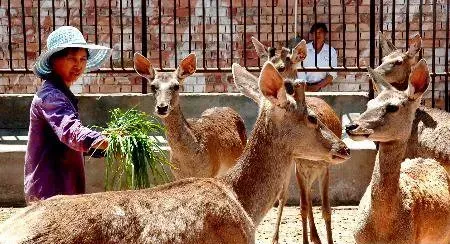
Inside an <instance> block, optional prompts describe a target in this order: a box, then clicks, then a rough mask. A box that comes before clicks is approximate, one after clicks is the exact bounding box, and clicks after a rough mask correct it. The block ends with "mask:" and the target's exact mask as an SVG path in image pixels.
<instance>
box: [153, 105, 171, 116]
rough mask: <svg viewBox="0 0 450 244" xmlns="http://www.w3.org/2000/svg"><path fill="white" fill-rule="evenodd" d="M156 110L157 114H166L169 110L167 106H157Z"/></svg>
mask: <svg viewBox="0 0 450 244" xmlns="http://www.w3.org/2000/svg"><path fill="white" fill-rule="evenodd" d="M156 109H157V110H158V114H166V113H167V110H168V109H169V105H158V106H156Z"/></svg>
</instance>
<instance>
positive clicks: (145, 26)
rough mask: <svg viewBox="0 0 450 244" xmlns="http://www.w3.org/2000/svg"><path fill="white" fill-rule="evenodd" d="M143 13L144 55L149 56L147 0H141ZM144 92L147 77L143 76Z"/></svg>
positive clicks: (144, 92)
mask: <svg viewBox="0 0 450 244" xmlns="http://www.w3.org/2000/svg"><path fill="white" fill-rule="evenodd" d="M131 1H133V0H131ZM141 13H142V55H144V57H147V0H142V1H141ZM142 94H147V79H145V78H143V77H142Z"/></svg>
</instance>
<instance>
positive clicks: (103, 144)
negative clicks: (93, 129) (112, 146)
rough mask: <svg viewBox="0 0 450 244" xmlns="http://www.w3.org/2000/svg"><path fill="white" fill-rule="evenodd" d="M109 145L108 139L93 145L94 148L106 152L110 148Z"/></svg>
mask: <svg viewBox="0 0 450 244" xmlns="http://www.w3.org/2000/svg"><path fill="white" fill-rule="evenodd" d="M108 145H109V142H108V139H106V138H105V139H104V140H101V141H99V142H97V143H95V144H94V145H92V148H94V149H101V150H106V148H108Z"/></svg>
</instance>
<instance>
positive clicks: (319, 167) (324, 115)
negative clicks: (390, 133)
mask: <svg viewBox="0 0 450 244" xmlns="http://www.w3.org/2000/svg"><path fill="white" fill-rule="evenodd" d="M252 42H253V45H254V46H255V49H256V52H257V53H258V55H259V56H260V57H261V58H263V59H267V60H268V61H269V62H271V63H273V64H274V66H275V68H276V69H277V70H278V71H279V72H280V73H281V75H282V76H283V78H287V79H292V80H295V79H296V77H297V68H296V66H297V64H298V63H299V62H300V61H302V60H304V59H305V58H306V55H307V49H306V42H305V40H302V41H301V42H300V43H299V44H297V46H296V47H295V48H294V49H293V50H292V52H291V51H290V50H289V49H287V48H284V47H283V48H282V49H281V52H280V53H278V54H277V53H276V50H275V49H274V48H273V47H266V46H265V45H264V44H262V43H260V42H259V41H258V40H257V39H256V38H254V37H252ZM249 75H251V74H247V75H246V76H243V77H248V76H249ZM256 81H257V79H256V78H253V83H256ZM241 83H242V85H240V84H238V85H237V86H238V87H239V88H240V89H242V90H243V91H244V92H247V93H249V94H250V95H249V97H254V96H255V95H254V94H257V93H256V91H255V85H250V84H246V83H249V82H246V83H244V82H241ZM253 100H255V99H253ZM255 101H256V102H258V99H256V100H255ZM306 104H307V105H308V107H309V108H310V109H311V110H312V111H313V112H314V113H315V114H316V115H317V116H316V117H317V119H318V120H320V121H321V122H322V123H323V124H324V125H325V126H327V127H328V128H329V129H330V130H331V131H332V132H333V133H334V135H335V136H337V137H339V138H340V137H341V136H342V125H341V122H340V120H339V117H338V116H337V114H336V113H335V112H334V110H333V109H332V108H331V107H330V106H329V105H328V104H327V103H326V102H325V101H323V100H322V99H320V98H317V97H307V98H306ZM294 161H295V173H296V178H297V182H298V185H299V188H300V203H301V217H302V225H303V243H308V220H309V226H310V230H311V231H310V239H311V241H312V242H314V243H321V242H320V238H319V234H318V233H317V229H316V225H315V223H314V216H313V211H312V199H311V188H312V185H313V183H314V182H315V181H316V180H318V181H319V183H320V189H321V197H322V216H323V218H324V220H325V225H326V230H327V240H328V243H333V236H332V230H331V207H330V201H329V196H328V187H329V169H328V165H329V163H327V162H325V161H310V160H307V159H300V158H296V159H294ZM289 178H290V177H287V179H286V182H285V184H284V185H283V186H282V187H281V188H282V189H281V191H280V195H279V198H278V202H279V204H278V216H277V222H276V225H275V233H274V236H273V239H272V243H278V236H279V227H280V222H281V216H282V213H283V207H284V205H285V203H286V201H287V197H288V196H287V194H288V186H289Z"/></svg>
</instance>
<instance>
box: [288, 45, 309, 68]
mask: <svg viewBox="0 0 450 244" xmlns="http://www.w3.org/2000/svg"><path fill="white" fill-rule="evenodd" d="M307 53H308V50H307V48H306V41H305V40H302V41H301V42H300V43H298V44H297V46H295V48H294V49H292V54H291V61H292V63H293V64H296V63H299V62H301V61H303V60H305V58H306V55H307Z"/></svg>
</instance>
